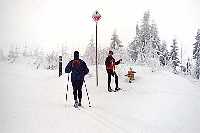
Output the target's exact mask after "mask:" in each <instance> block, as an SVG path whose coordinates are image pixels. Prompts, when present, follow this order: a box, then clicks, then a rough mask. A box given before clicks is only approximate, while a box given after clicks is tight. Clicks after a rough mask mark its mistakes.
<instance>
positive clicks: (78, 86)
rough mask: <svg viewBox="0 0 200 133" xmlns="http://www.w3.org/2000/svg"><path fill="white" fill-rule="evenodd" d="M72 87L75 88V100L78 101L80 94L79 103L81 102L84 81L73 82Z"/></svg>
mask: <svg viewBox="0 0 200 133" xmlns="http://www.w3.org/2000/svg"><path fill="white" fill-rule="evenodd" d="M72 86H73V94H74V100H75V101H76V100H77V93H78V99H79V102H81V99H82V86H83V81H82V80H77V81H73V82H72Z"/></svg>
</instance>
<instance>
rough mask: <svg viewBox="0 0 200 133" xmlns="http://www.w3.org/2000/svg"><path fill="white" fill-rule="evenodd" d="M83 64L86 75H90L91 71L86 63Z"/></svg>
mask: <svg viewBox="0 0 200 133" xmlns="http://www.w3.org/2000/svg"><path fill="white" fill-rule="evenodd" d="M83 64H84V75H86V74H88V73H89V69H88V67H87V65H86V63H85V62H83Z"/></svg>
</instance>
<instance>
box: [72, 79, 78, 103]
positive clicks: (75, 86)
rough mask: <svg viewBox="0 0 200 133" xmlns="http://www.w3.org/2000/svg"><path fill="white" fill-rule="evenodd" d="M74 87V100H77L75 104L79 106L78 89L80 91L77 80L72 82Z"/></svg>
mask: <svg viewBox="0 0 200 133" xmlns="http://www.w3.org/2000/svg"><path fill="white" fill-rule="evenodd" d="M72 87H73V95H74V101H75V104H74V106H77V105H78V101H77V91H78V88H77V82H72Z"/></svg>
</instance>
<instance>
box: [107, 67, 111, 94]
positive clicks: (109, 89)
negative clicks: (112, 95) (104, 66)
mask: <svg viewBox="0 0 200 133" xmlns="http://www.w3.org/2000/svg"><path fill="white" fill-rule="evenodd" d="M107 73H108V91H111V87H110V83H111V73H110V72H109V71H108V70H107Z"/></svg>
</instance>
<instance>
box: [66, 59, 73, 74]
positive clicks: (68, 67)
mask: <svg viewBox="0 0 200 133" xmlns="http://www.w3.org/2000/svg"><path fill="white" fill-rule="evenodd" d="M71 70H72V61H70V62H69V63H68V64H67V66H66V67H65V73H70V72H71Z"/></svg>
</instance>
